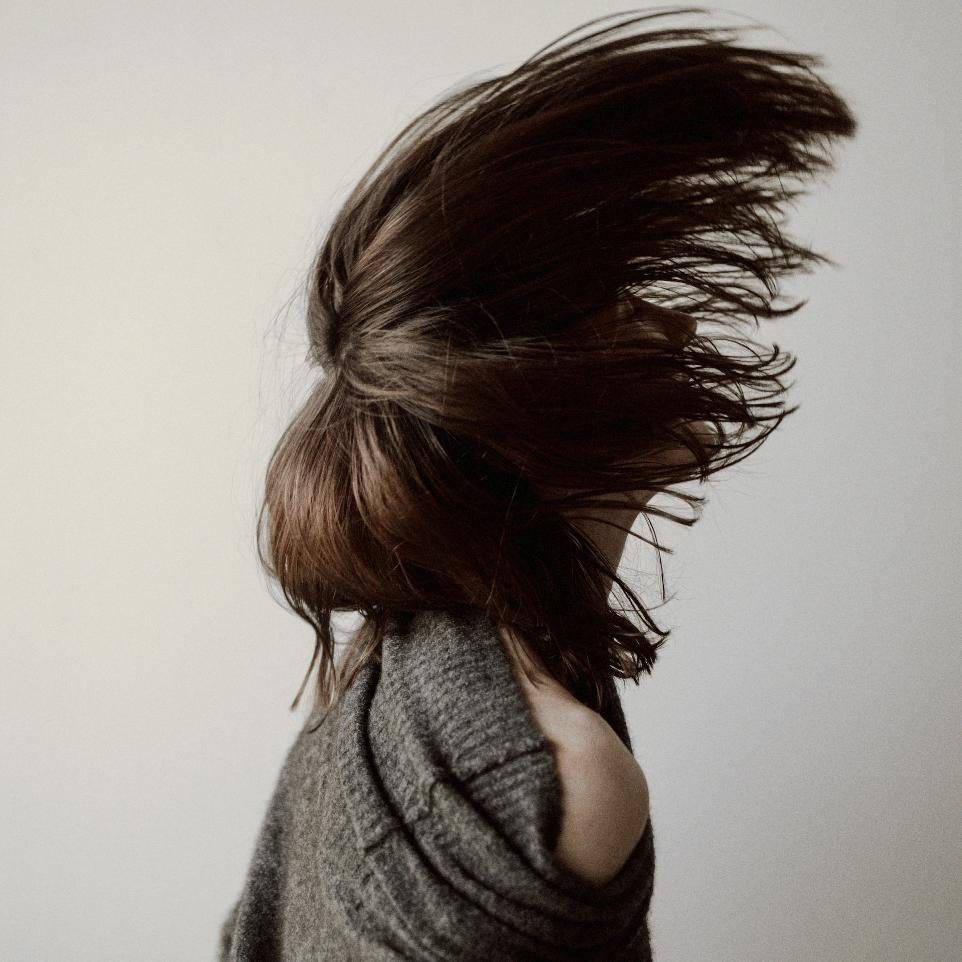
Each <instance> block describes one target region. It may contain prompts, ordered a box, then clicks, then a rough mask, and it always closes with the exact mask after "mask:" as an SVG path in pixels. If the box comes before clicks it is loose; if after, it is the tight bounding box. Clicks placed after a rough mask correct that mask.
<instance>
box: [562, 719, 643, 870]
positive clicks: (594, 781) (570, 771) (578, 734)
mask: <svg viewBox="0 0 962 962" xmlns="http://www.w3.org/2000/svg"><path fill="white" fill-rule="evenodd" d="M571 721H572V722H574V723H573V724H571V725H569V727H568V730H567V735H566V736H565V737H563V738H560V739H558V740H555V741H553V743H552V746H553V750H554V756H555V768H556V770H557V773H558V780H559V782H560V784H561V793H562V809H563V815H562V821H561V831H560V834H559V836H558V843H557V846H556V847H555V851H554V855H555V857H556V858H557V859H558V861H560V862H561V863H562V864H563V865H564V866H565V867H566V868H568V869H570V870H571V871H572V872H574V873H575V874H576V875H578V876H579V877H581V878H584V879H585V880H587V881H589V882H592V883H594V884H595V885H603V884H605V883H606V882H608V881H610V880H611V879H613V878H614V877H615V876H616V875H617V874H618V872H619V871H620V870H621V868H622V867H623V866H624V864H625V862H626V861H627V860H628V856H629V855H631V853H632V851H633V849H634V848H635V846H636V845H637V844H638V842H639V840H640V839H641V836H642V834H643V833H644V830H645V825H646V824H647V822H648V783H647V781H646V780H645V775H644V772H643V771H642V770H641V766H640V765H639V764H638V762H637V760H636V759H635V757H634V755H632V753H631V752H630V751H629V750H628V748H627V747H626V746H625V744H624V742H623V741H622V740H621V739H620V738H619V737H618V735H617V733H616V732H615V731H614V730H613V729H612V728H611V726H610V725H609V724H608V723H607V722H606V721H605V720H604V719H603V718H602V717H601V716H600V715H598V714H597V713H595V712H593V711H591V710H590V709H587V708H586V709H585V710H584V712H583V713H581V714H580V715H579V716H578V717H577V721H575V720H574V718H572V719H571Z"/></svg>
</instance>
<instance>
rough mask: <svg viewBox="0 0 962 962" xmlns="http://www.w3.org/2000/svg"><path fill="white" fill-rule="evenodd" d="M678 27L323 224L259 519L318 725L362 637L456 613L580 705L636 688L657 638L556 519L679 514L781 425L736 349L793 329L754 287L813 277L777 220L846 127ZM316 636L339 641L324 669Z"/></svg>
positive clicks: (474, 110)
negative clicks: (301, 649)
mask: <svg viewBox="0 0 962 962" xmlns="http://www.w3.org/2000/svg"><path fill="white" fill-rule="evenodd" d="M689 16H695V17H698V16H702V17H706V16H707V12H706V11H701V10H697V9H696V10H681V11H671V10H669V11H658V12H654V13H651V12H649V13H643V14H636V15H630V16H625V15H621V14H619V15H615V16H614V17H604V18H601V23H602V26H596V25H597V24H598V22H599V21H591V22H590V23H589V24H587V25H585V26H592V27H594V29H593V30H592V31H590V32H587V33H583V35H582V36H580V37H577V38H575V39H567V40H566V37H568V36H569V35H565V37H562V38H559V40H557V41H555V42H554V43H553V44H551V45H549V46H548V47H546V48H543V49H542V50H541V51H539V52H538V53H537V54H536V55H535V56H533V57H531V58H530V59H528V60H526V61H525V62H524V63H522V64H521V65H520V66H518V67H517V68H516V69H514V70H512V71H510V72H508V73H505V74H502V75H497V76H493V77H490V78H488V79H483V80H480V81H477V80H476V81H473V82H471V83H469V84H465V85H462V86H460V87H458V88H456V89H454V90H452V91H449V92H448V93H446V94H445V95H444V96H443V98H442V99H441V100H440V101H439V102H438V103H437V104H436V105H435V106H433V107H431V108H430V109H429V110H427V111H425V112H424V113H423V114H422V115H420V116H418V117H417V118H415V119H414V120H413V121H412V122H411V123H410V124H408V125H407V126H406V127H405V128H404V130H403V131H402V132H401V133H400V134H399V135H398V136H397V137H396V138H395V139H394V140H393V141H392V142H391V143H390V144H389V145H388V147H387V148H386V149H385V150H384V152H383V154H382V155H381V156H380V157H379V158H378V160H377V161H376V162H375V163H374V165H373V166H372V168H371V169H370V170H369V171H368V173H367V174H366V175H365V176H364V177H363V178H362V179H361V181H360V183H359V184H358V185H357V187H356V188H355V189H354V190H353V192H352V193H351V194H350V196H349V197H348V199H347V201H346V202H345V203H344V205H343V207H342V209H341V210H340V211H339V213H338V214H337V216H336V218H335V219H334V221H333V223H332V225H331V227H330V229H329V231H328V233H327V236H326V237H325V239H324V241H323V244H322V246H321V248H320V250H319V252H318V254H317V257H316V259H315V262H314V264H313V266H312V270H311V275H310V278H309V289H308V294H309V296H308V317H307V322H308V327H309V334H310V345H311V347H310V355H311V359H312V360H313V361H314V362H316V364H317V365H318V366H319V367H320V368H321V376H320V377H319V378H318V380H317V383H316V386H315V387H314V389H313V391H312V393H311V395H310V396H309V398H308V399H307V401H306V403H305V404H304V405H303V407H302V409H301V410H300V411H299V412H298V413H297V415H296V416H295V418H294V419H293V421H292V422H291V424H290V425H289V427H288V428H287V430H286V431H285V433H284V434H283V436H282V438H281V439H280V442H279V444H278V446H277V448H276V450H275V451H274V454H273V456H272V458H271V462H270V465H269V467H268V472H267V481H266V490H265V498H264V505H263V509H262V521H264V522H266V523H265V525H264V527H265V529H266V534H267V538H266V550H263V551H262V554H261V558H262V561H263V563H264V564H265V566H266V567H267V569H268V571H269V572H270V574H271V575H272V576H273V577H275V578H276V579H277V580H278V581H279V582H280V584H281V586H282V587H283V590H284V594H285V596H286V597H287V599H288V601H289V602H290V604H291V605H292V607H293V608H294V609H295V610H296V611H297V612H298V613H299V614H300V615H301V616H302V617H304V618H305V619H306V620H307V621H308V622H309V623H310V624H311V625H312V626H313V627H314V629H315V633H316V646H315V653H314V654H315V658H314V659H312V661H311V667H313V665H314V662H315V660H316V659H317V656H318V654H319V655H320V662H319V667H318V673H317V688H316V696H317V702H318V703H319V704H320V705H322V706H325V707H326V706H329V705H330V704H332V703H333V701H335V700H336V696H337V694H338V693H339V692H340V691H341V690H343V688H344V687H345V686H346V685H347V684H349V683H350V680H351V677H352V676H353V674H354V672H355V671H356V669H357V668H358V667H359V666H360V665H361V664H363V663H364V661H365V660H367V659H368V658H377V657H378V648H379V644H380V640H381V638H382V636H383V635H382V633H383V629H384V625H385V619H386V618H387V616H388V615H389V614H390V613H392V612H399V611H400V612H413V611H417V610H422V609H436V608H457V607H460V606H465V607H470V608H481V609H484V610H485V611H486V612H488V613H489V615H490V616H491V617H492V618H493V619H494V620H495V621H496V622H498V623H499V624H504V625H508V626H510V627H511V629H512V631H513V632H514V633H515V634H516V635H518V636H519V637H520V638H522V639H523V640H524V642H525V644H526V645H528V646H530V649H531V650H532V652H534V653H535V654H536V656H537V658H538V660H539V661H540V662H541V663H542V664H544V665H545V666H546V667H547V668H548V669H549V671H551V673H552V674H553V675H555V676H556V677H557V678H558V680H559V681H561V682H562V684H565V685H566V686H567V687H569V688H570V689H571V690H573V691H578V692H581V693H582V695H583V698H584V700H585V701H586V703H588V704H590V705H592V706H593V707H596V708H598V707H600V706H599V705H598V701H599V699H600V698H601V697H602V688H601V685H600V679H601V678H603V677H604V676H606V675H607V676H611V675H615V676H620V677H630V678H635V679H637V677H638V675H639V673H640V672H642V671H650V670H651V668H652V666H653V664H654V661H655V657H656V652H657V649H658V648H659V647H660V645H661V644H663V642H664V640H665V638H666V637H667V635H668V632H667V631H663V630H661V629H659V628H658V627H657V625H655V623H654V622H653V620H652V619H651V616H650V614H649V613H648V612H647V610H646V609H645V607H644V605H643V603H642V602H641V600H640V599H639V598H638V597H637V596H636V595H635V593H634V592H633V591H632V590H631V589H630V588H629V587H628V586H627V585H626V584H625V583H624V582H623V581H622V580H621V579H620V578H619V577H618V575H617V572H616V571H612V570H611V566H610V564H609V563H608V562H607V561H606V559H605V558H604V557H602V555H601V554H600V553H599V552H598V551H597V549H596V547H595V546H594V545H593V544H592V543H591V542H590V540H588V539H586V538H585V537H583V535H582V534H581V533H580V532H579V530H578V528H577V526H576V525H575V524H573V521H574V519H575V518H576V516H577V511H578V509H584V508H588V507H590V506H591V505H592V504H594V503H599V499H601V498H605V502H604V503H605V504H607V505H609V506H610V504H611V500H610V499H611V496H612V494H613V493H615V494H617V493H624V495H625V497H628V495H629V493H630V492H635V491H639V490H645V491H662V492H667V493H669V494H671V495H672V496H674V497H675V498H678V499H679V500H680V501H682V502H684V503H686V504H688V505H695V506H697V505H700V504H701V503H702V499H700V498H695V497H693V496H692V495H690V494H685V493H681V492H677V491H670V490H669V488H671V486H673V485H676V484H679V483H681V482H684V481H688V480H694V479H699V480H704V479H706V478H708V477H709V476H710V475H711V474H713V473H715V472H717V471H719V470H721V469H722V468H724V467H726V466H729V465H731V464H733V463H736V462H737V461H740V460H741V459H743V458H745V457H747V456H748V455H749V454H750V453H751V452H752V451H754V450H755V449H756V448H757V447H758V446H759V445H760V444H761V443H762V442H763V441H764V440H765V439H766V438H767V437H768V436H769V435H770V434H771V432H772V431H773V430H774V429H775V428H776V427H777V426H778V424H780V423H781V421H782V420H783V419H784V417H785V416H786V415H787V414H789V413H791V411H792V410H794V408H786V406H785V400H784V395H785V392H786V385H785V382H784V376H785V374H786V373H787V372H788V371H789V370H790V369H791V367H792V366H793V364H794V358H793V357H791V355H788V354H785V353H782V352H780V351H779V349H778V346H777V345H775V346H774V347H773V348H771V350H766V349H765V348H763V347H762V346H761V345H759V344H757V343H756V342H754V341H753V340H752V339H751V337H750V336H749V330H750V328H751V327H752V326H754V327H755V328H757V326H758V322H759V320H760V319H762V318H775V317H778V316H781V315H785V314H791V313H793V312H795V311H797V310H798V309H799V308H800V307H801V306H802V305H803V304H804V301H803V302H801V303H797V304H794V305H790V306H786V307H780V306H778V300H779V297H780V295H779V292H778V281H779V278H780V277H781V276H782V275H785V274H788V273H791V272H793V271H799V270H802V271H804V270H809V269H810V268H811V266H812V265H814V264H816V263H818V262H827V263H831V262H830V261H829V259H828V258H827V257H825V256H824V255H822V254H818V253H815V252H814V251H812V250H809V249H807V248H805V247H803V246H801V245H799V244H797V243H796V242H795V241H793V240H792V239H791V238H789V237H788V236H787V235H786V233H785V231H784V225H783V216H784V208H785V205H786V203H787V202H788V201H790V200H792V198H794V197H795V196H796V195H797V194H799V193H801V186H802V184H803V183H804V182H805V180H806V179H810V178H812V177H813V175H815V174H818V173H819V172H820V171H823V170H826V169H828V168H829V167H830V166H831V156H830V152H829V148H830V146H831V143H832V141H833V140H834V139H836V138H839V137H843V136H850V135H852V133H853V132H854V130H855V121H854V120H853V118H852V116H851V114H850V112H849V110H848V108H847V106H846V104H845V103H844V101H843V100H842V99H841V98H840V97H839V96H838V95H837V94H836V93H835V92H834V91H833V90H832V88H831V87H830V86H829V85H828V84H827V83H826V82H825V81H824V80H823V79H821V78H820V77H819V76H818V75H817V73H816V72H815V68H816V67H818V66H819V65H820V64H821V60H820V58H818V57H816V56H813V55H809V54H803V53H795V52H791V51H787V50H774V49H761V48H753V47H751V46H747V45H745V44H743V43H741V42H739V33H740V32H741V31H740V30H739V29H737V28H733V27H719V26H704V25H694V26H693V25H684V24H679V23H677V22H676V21H677V20H683V19H684V18H685V17H689ZM609 21H613V22H609ZM583 29H584V28H579V31H573V32H574V33H577V32H583ZM562 40H566V42H564V43H562V42H561V41H562ZM693 329H694V336H692V330H693ZM682 332H687V334H686V336H684V337H681V336H678V335H680V334H681V333H682ZM706 422H707V423H709V424H711V425H712V426H713V428H714V429H715V432H716V437H717V441H718V443H715V444H712V445H707V444H705V443H704V437H703V435H699V434H697V433H696V432H695V431H693V430H692V426H693V425H695V424H696V423H702V424H704V423H706ZM678 446H681V447H683V448H684V449H685V450H686V451H687V452H688V455H689V456H688V457H687V458H682V459H677V458H676V459H672V460H671V461H670V463H669V462H668V460H667V459H664V458H659V456H658V455H659V452H663V451H665V450H667V449H669V448H677V447H678ZM558 492H565V493H561V494H559V493H558ZM645 511H646V512H647V513H650V514H657V515H660V516H662V517H667V518H670V519H671V520H674V521H677V522H679V523H683V524H691V523H693V519H691V518H690V517H687V516H684V515H676V514H673V513H671V512H668V511H665V510H664V509H661V508H657V509H656V508H654V507H651V506H648V507H646V508H645ZM258 539H259V546H260V541H261V527H260V525H259V530H258ZM654 546H655V547H656V548H658V549H659V550H662V548H661V546H660V545H658V544H657V541H655V542H654ZM612 581H613V582H614V583H616V584H618V586H619V587H620V589H621V590H622V591H623V592H624V594H625V597H626V598H627V599H628V600H629V603H630V606H631V607H632V608H633V609H634V611H635V612H637V613H638V614H639V615H640V617H641V624H640V626H639V625H636V624H635V623H633V621H632V620H630V619H629V618H628V617H627V616H626V615H625V614H624V613H622V612H619V611H615V610H613V609H612V607H611V606H610V604H609V601H608V592H607V584H610V583H611V582H612ZM338 610H345V611H348V610H349V611H357V612H360V613H361V614H362V615H363V616H364V619H363V622H362V626H361V629H360V630H359V631H358V632H357V633H356V635H355V636H354V638H353V640H352V642H351V645H350V647H349V648H348V651H347V654H346V656H345V660H344V661H343V662H341V663H340V664H338V663H335V660H334V645H333V634H332V629H331V621H330V617H331V614H332V612H335V611H338ZM339 669H340V670H339ZM310 670H311V669H310V668H309V669H308V675H309V674H310ZM306 680H307V679H306V678H305V682H306ZM303 687H304V686H303V685H302V686H301V690H302V691H303ZM300 694H301V692H298V697H297V698H296V699H295V705H296V704H297V700H298V699H299V698H300Z"/></svg>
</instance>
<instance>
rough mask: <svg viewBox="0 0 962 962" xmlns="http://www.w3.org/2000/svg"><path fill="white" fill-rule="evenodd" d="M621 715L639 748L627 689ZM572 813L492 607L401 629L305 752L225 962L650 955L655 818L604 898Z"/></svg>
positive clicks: (279, 805) (399, 623)
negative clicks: (575, 853)
mask: <svg viewBox="0 0 962 962" xmlns="http://www.w3.org/2000/svg"><path fill="white" fill-rule="evenodd" d="M609 684H610V685H611V686H612V688H614V683H613V681H609ZM611 703H612V704H613V705H614V708H613V709H612V710H611V711H610V712H609V717H606V721H607V722H608V723H609V724H610V725H611V727H612V728H613V729H614V731H615V732H616V733H617V734H618V735H619V737H620V738H621V739H622V741H623V742H624V743H625V745H626V746H627V748H628V749H629V750H631V741H630V738H629V735H628V729H627V726H626V723H625V718H624V714H623V712H622V710H621V704H620V700H619V699H618V695H617V690H614V697H613V699H612V700H611ZM561 815H562V809H561V783H560V781H559V779H558V775H557V769H556V767H555V763H554V756H553V753H552V748H551V745H550V743H549V742H548V740H547V738H546V737H545V735H544V734H543V732H542V731H541V730H540V729H539V728H538V726H537V725H536V723H535V721H534V717H533V714H532V712H531V710H530V708H529V705H528V703H527V701H526V699H525V696H524V694H523V693H522V691H521V690H520V688H519V686H518V683H517V681H516V679H515V677H514V675H513V673H512V670H511V664H510V662H509V660H508V655H507V654H506V652H505V650H504V648H503V646H502V644H501V641H500V638H499V636H498V635H497V633H496V629H495V627H494V625H493V624H492V623H491V622H490V621H489V620H488V619H487V617H486V616H485V615H484V614H483V613H481V612H479V611H477V610H475V609H471V610H470V613H467V614H466V613H464V611H463V610H461V609H459V610H458V611H456V612H455V611H454V610H436V611H427V612H418V613H416V614H414V615H407V616H404V617H402V616H396V617H395V618H394V619H393V620H392V621H391V622H390V623H389V628H388V631H387V633H386V636H385V639H384V642H383V647H382V649H381V659H380V662H379V663H378V662H375V661H371V662H368V663H366V664H365V665H364V667H362V668H361V669H360V670H359V672H358V673H357V675H356V676H355V678H354V680H353V682H352V683H351V685H350V687H349V688H348V689H347V690H346V692H344V694H343V695H342V697H341V699H340V700H339V701H338V703H337V704H336V705H335V707H334V708H333V709H332V710H331V711H330V712H329V713H327V715H326V716H324V715H322V714H313V715H311V716H309V717H308V718H307V720H306V721H305V723H304V726H303V728H302V729H301V731H300V733H299V734H298V735H297V737H296V739H295V741H294V743H293V745H292V746H291V748H290V749H289V751H288V754H287V757H286V759H285V761H284V763H283V765H282V768H281V771H280V776H279V779H278V782H277V785H276V788H275V789H274V792H273V795H272V797H271V799H270V802H269V805H268V808H267V812H266V814H265V816H264V819H263V822H262V824H261V828H260V831H259V835H258V838H257V841H256V845H255V847H254V852H253V857H252V859H251V862H250V867H249V869H248V872H247V877H246V880H245V882H244V885H243V888H242V890H241V893H240V896H239V898H238V899H237V901H236V902H235V904H234V905H233V907H232V908H231V909H230V911H229V912H228V914H227V916H226V918H225V919H224V921H223V923H222V926H221V930H220V951H219V956H218V960H219V962H275V960H276V962H281V960H284V962H287V960H290V962H294V960H296V962H321V960H324V962H353V960H364V962H388V960H391V962H396V960H410V962H422V960H423V962H452V960H466V962H474V960H477V962H542V960H574V959H578V960H604V962H625V960H632V962H641V960H650V959H651V948H650V943H649V932H648V925H647V914H648V905H649V901H650V899H651V893H652V886H653V881H654V848H653V837H652V828H651V822H650V820H649V822H648V824H647V825H646V826H645V830H644V833H643V835H642V837H641V839H640V840H639V842H638V844H637V845H636V846H635V848H634V849H633V850H632V853H631V855H630V856H629V858H628V861H627V862H626V863H625V865H624V866H623V868H622V869H621V871H620V872H619V873H618V875H617V876H616V877H615V878H613V879H611V880H610V881H608V882H607V883H604V884H602V885H596V884H594V883H591V882H588V881H586V880H584V879H582V878H581V877H580V876H577V875H575V874H574V873H573V872H572V871H570V870H569V869H568V868H567V867H566V866H564V865H563V864H562V863H561V862H560V861H558V860H557V859H556V858H555V857H554V855H553V854H552V853H553V848H554V845H555V842H556V841H557V838H558V834H559V831H560V824H561Z"/></svg>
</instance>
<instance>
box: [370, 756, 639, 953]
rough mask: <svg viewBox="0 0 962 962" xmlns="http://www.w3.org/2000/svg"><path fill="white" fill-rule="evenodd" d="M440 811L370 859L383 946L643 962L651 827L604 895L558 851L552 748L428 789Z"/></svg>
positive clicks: (373, 916)
mask: <svg viewBox="0 0 962 962" xmlns="http://www.w3.org/2000/svg"><path fill="white" fill-rule="evenodd" d="M430 798H431V805H430V807H429V809H428V811H427V812H426V813H425V814H424V815H423V816H422V817H420V818H418V819H417V820H416V821H414V822H413V823H411V824H409V825H405V826H404V829H403V830H398V831H395V832H393V833H391V834H390V835H389V836H388V837H387V838H386V839H385V840H384V841H383V842H382V843H381V844H380V845H379V846H377V847H376V848H375V849H372V850H371V851H370V852H368V854H367V859H368V863H369V867H370V870H371V871H370V873H369V875H368V877H367V879H366V883H365V884H366V888H367V892H366V896H367V898H366V899H365V901H366V903H367V905H368V906H369V911H368V924H369V926H371V927H372V930H373V933H372V934H374V935H375V938H376V939H377V940H378V941H381V942H385V941H387V942H389V944H393V945H395V947H396V948H397V949H398V950H399V951H400V952H401V954H402V955H403V956H404V957H405V958H411V959H418V960H442V959H444V960H448V959H453V958H457V959H463V960H467V962H470V960H478V962H491V960H492V959H498V960H503V962H542V960H575V959H577V960H592V959H597V960H605V962H618V960H628V959H632V960H645V959H648V958H650V956H649V954H648V953H649V949H648V931H647V923H646V915H647V909H648V903H649V900H650V896H651V885H652V877H653V847H652V837H651V829H650V825H649V826H647V827H646V829H645V833H644V835H643V836H642V838H641V840H640V841H639V843H638V845H637V846H636V848H635V849H634V850H633V852H632V854H631V856H630V857H629V859H628V861H627V863H626V864H625V866H624V867H623V869H622V870H621V872H620V873H619V874H618V875H617V876H616V877H615V878H614V879H612V880H611V881H609V882H607V883H606V884H604V885H602V886H596V885H593V884H592V883H590V882H586V881H584V880H583V879H581V878H579V877H577V876H575V875H574V874H573V873H572V872H570V871H569V870H568V869H566V868H565V867H564V866H563V865H561V863H559V862H558V861H557V860H556V859H555V858H554V857H553V855H552V854H551V851H552V848H553V841H554V839H555V838H556V837H557V831H558V823H559V818H560V786H559V784H558V780H557V773H556V771H555V768H554V760H553V756H552V753H551V751H550V749H548V748H547V747H542V748H538V749H535V750H531V751H526V752H524V753H523V754H519V755H516V756H514V757H510V758H507V759H505V760H504V761H502V762H499V763H497V764H495V765H493V766H490V767H488V768H486V769H485V770H483V771H480V772H478V773H476V774H474V775H472V776H471V777H470V778H469V779H467V780H466V781H460V782H458V781H455V780H443V781H438V782H437V783H436V784H434V785H432V786H431V791H430Z"/></svg>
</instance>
